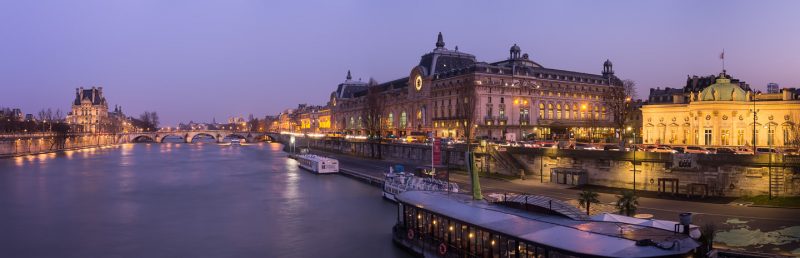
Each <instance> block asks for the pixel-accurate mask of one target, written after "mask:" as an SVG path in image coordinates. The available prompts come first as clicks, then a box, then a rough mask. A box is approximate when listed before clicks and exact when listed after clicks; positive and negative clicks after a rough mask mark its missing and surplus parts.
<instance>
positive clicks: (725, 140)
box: [720, 130, 731, 145]
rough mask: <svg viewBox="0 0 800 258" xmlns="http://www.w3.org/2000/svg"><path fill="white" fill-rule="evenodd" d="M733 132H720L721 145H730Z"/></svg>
mask: <svg viewBox="0 0 800 258" xmlns="http://www.w3.org/2000/svg"><path fill="white" fill-rule="evenodd" d="M730 133H731V130H720V136H721V138H720V145H730V144H731V143H730Z"/></svg>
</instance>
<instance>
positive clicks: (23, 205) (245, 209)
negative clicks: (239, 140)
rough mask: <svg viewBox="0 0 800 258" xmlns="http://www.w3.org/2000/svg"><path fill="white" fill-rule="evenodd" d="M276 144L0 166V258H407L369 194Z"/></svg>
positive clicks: (387, 206)
mask: <svg viewBox="0 0 800 258" xmlns="http://www.w3.org/2000/svg"><path fill="white" fill-rule="evenodd" d="M281 147H282V146H281V145H279V144H273V143H259V144H252V145H245V146H228V145H219V144H214V143H204V144H180V143H165V144H153V143H150V144H145V143H139V144H125V145H121V146H117V147H111V148H95V149H88V150H82V151H70V152H64V153H58V154H43V155H38V156H27V157H19V158H10V159H0V257H409V255H408V254H407V253H405V252H404V251H403V250H401V249H399V248H398V247H396V246H395V245H394V244H393V243H392V241H391V227H392V225H393V223H394V221H395V219H396V218H395V213H396V206H395V204H393V203H390V202H387V201H384V200H382V199H381V198H380V190H379V189H378V188H375V187H372V186H369V185H366V184H363V183H361V182H358V181H355V180H352V179H350V178H346V177H344V176H339V175H314V174H311V173H309V172H307V171H304V170H300V169H298V168H297V166H296V164H295V161H294V160H291V159H287V158H286V154H285V153H283V152H282V151H281Z"/></svg>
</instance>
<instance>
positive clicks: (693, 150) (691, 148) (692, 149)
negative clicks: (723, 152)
mask: <svg viewBox="0 0 800 258" xmlns="http://www.w3.org/2000/svg"><path fill="white" fill-rule="evenodd" d="M683 152H684V153H692V154H709V153H710V152H709V151H708V150H706V149H704V148H703V147H700V146H687V147H686V149H684V150H683Z"/></svg>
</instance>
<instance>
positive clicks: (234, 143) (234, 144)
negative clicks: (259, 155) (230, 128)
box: [231, 139, 242, 146]
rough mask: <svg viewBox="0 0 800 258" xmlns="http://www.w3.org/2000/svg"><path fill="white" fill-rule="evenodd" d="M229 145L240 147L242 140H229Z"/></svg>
mask: <svg viewBox="0 0 800 258" xmlns="http://www.w3.org/2000/svg"><path fill="white" fill-rule="evenodd" d="M231 145H233V146H239V145H242V140H240V139H233V140H231Z"/></svg>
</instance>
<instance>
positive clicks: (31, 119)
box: [25, 114, 36, 121]
mask: <svg viewBox="0 0 800 258" xmlns="http://www.w3.org/2000/svg"><path fill="white" fill-rule="evenodd" d="M25 121H36V119H34V118H33V114H25Z"/></svg>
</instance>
